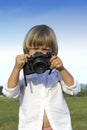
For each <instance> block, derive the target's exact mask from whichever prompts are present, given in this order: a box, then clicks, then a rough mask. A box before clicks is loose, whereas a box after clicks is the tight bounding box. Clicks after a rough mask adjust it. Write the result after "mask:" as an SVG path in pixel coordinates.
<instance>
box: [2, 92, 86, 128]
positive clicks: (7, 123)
mask: <svg viewBox="0 0 87 130" xmlns="http://www.w3.org/2000/svg"><path fill="white" fill-rule="evenodd" d="M65 98H66V101H67V103H68V106H69V109H70V113H71V118H72V125H73V130H87V92H81V93H80V94H79V95H78V96H74V97H71V96H67V95H65ZM18 109H19V100H18V99H15V100H13V99H12V100H11V99H7V98H6V97H0V130H17V125H18Z"/></svg>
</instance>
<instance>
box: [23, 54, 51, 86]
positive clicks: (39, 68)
mask: <svg viewBox="0 0 87 130" xmlns="http://www.w3.org/2000/svg"><path fill="white" fill-rule="evenodd" d="M52 55H53V54H52V53H51V52H47V53H46V54H43V53H41V52H36V53H35V54H34V55H33V56H31V57H29V58H28V62H27V63H25V65H24V66H23V72H24V80H25V86H27V81H26V75H29V74H33V73H38V74H42V73H44V72H45V71H46V70H50V71H49V74H50V73H51V71H52V70H51V69H50V58H51V57H52Z"/></svg>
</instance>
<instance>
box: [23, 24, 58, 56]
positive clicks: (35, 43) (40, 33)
mask: <svg viewBox="0 0 87 130" xmlns="http://www.w3.org/2000/svg"><path fill="white" fill-rule="evenodd" d="M39 46H46V47H49V48H50V49H51V50H52V52H53V53H54V54H55V55H57V53H58V44H57V40H56V35H55V33H54V31H53V29H52V28H50V27H48V26H47V25H36V26H34V27H32V28H31V29H30V30H29V31H28V32H27V34H26V36H25V39H24V43H23V52H24V53H25V54H27V53H28V52H29V47H39Z"/></svg>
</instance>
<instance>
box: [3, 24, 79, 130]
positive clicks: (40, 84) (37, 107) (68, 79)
mask: <svg viewBox="0 0 87 130" xmlns="http://www.w3.org/2000/svg"><path fill="white" fill-rule="evenodd" d="M23 51H24V54H20V55H17V57H16V62H15V65H14V68H13V71H12V73H11V75H10V77H9V79H8V82H7V85H6V86H4V87H3V93H4V95H6V96H7V97H9V98H15V97H17V96H20V109H19V125H18V130H72V126H71V119H70V113H69V110H68V106H67V104H66V101H65V99H64V96H63V92H65V93H67V94H69V95H76V94H78V93H79V92H80V85H79V83H78V82H77V81H76V80H75V79H74V78H73V76H72V75H71V74H70V73H69V72H68V70H66V69H65V67H64V65H63V62H62V60H61V59H60V58H59V57H58V56H57V53H58V44H57V40H56V36H55V33H54V31H53V30H52V28H50V27H49V26H47V25H36V26H34V27H32V28H31V29H30V30H29V31H28V33H27V34H26V37H25V39H24V44H23ZM36 52H39V53H41V54H43V55H45V54H47V53H48V52H51V53H52V54H53V55H52V57H51V58H50V60H49V62H50V68H49V69H50V70H52V71H51V74H49V70H46V71H45V72H44V73H41V74H38V73H33V74H28V75H26V81H27V86H25V82H24V81H25V80H24V74H23V72H22V70H23V67H24V65H25V64H27V63H28V58H30V57H31V56H32V57H34V54H35V53H36Z"/></svg>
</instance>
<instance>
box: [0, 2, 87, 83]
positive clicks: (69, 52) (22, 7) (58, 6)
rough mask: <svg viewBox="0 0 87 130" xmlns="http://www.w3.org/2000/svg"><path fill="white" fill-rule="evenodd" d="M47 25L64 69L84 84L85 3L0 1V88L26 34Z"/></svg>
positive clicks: (86, 67)
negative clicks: (52, 31)
mask: <svg viewBox="0 0 87 130" xmlns="http://www.w3.org/2000/svg"><path fill="white" fill-rule="evenodd" d="M37 24H47V25H48V26H50V27H52V28H53V29H54V31H55V33H56V36H57V40H58V46H59V53H58V55H59V56H60V57H61V59H62V61H63V63H64V66H65V67H66V68H67V69H68V70H69V71H70V72H71V73H72V74H73V76H74V77H75V78H76V79H77V80H78V81H79V82H81V83H87V79H86V74H87V60H86V55H87V2H86V0H51V1H50V0H44V1H41V0H17V1H16V0H0V61H1V63H0V72H1V76H0V85H2V84H5V83H6V81H7V79H8V77H9V75H10V73H11V71H12V68H13V66H14V63H15V56H16V55H17V54H20V53H23V52H22V44H23V40H24V37H25V35H26V33H27V31H28V30H29V29H30V28H31V27H32V26H34V25H37Z"/></svg>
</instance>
